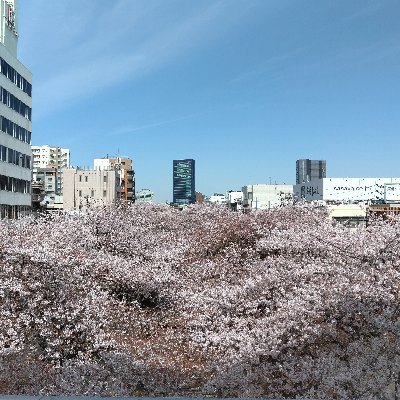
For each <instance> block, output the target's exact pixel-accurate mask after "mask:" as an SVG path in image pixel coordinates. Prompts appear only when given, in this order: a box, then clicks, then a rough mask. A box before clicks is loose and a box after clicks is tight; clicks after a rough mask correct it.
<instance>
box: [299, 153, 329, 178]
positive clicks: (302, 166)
mask: <svg viewBox="0 0 400 400" xmlns="http://www.w3.org/2000/svg"><path fill="white" fill-rule="evenodd" d="M322 178H326V161H325V160H308V159H303V160H297V161H296V184H299V183H303V182H311V181H313V180H315V179H322Z"/></svg>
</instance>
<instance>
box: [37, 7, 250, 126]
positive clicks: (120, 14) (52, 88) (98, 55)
mask: <svg viewBox="0 0 400 400" xmlns="http://www.w3.org/2000/svg"><path fill="white" fill-rule="evenodd" d="M40 1H41V0H39V2H40ZM79 3H81V2H79ZM99 3H101V4H104V5H107V7H105V8H104V7H101V6H98V7H96V8H94V7H93V4H97V2H94V3H92V2H90V5H91V6H87V7H83V9H82V10H78V11H79V12H81V14H80V16H77V17H76V19H75V20H74V19H73V22H74V24H73V25H72V26H70V28H71V30H73V31H75V32H74V33H70V34H68V33H66V37H64V38H63V39H62V41H61V43H59V42H58V41H57V39H58V35H59V34H58V33H55V35H56V36H57V37H56V38H55V39H54V40H52V39H51V38H47V39H46V40H44V41H43V40H41V41H39V40H37V41H34V42H36V45H37V46H40V45H42V46H45V47H46V46H48V50H49V51H47V52H43V57H44V58H45V59H44V60H42V61H43V62H42V63H40V64H39V61H36V62H34V63H33V64H34V65H36V66H38V65H40V67H38V71H39V72H38V73H35V70H34V71H33V72H34V79H35V80H34V95H35V119H36V120H38V119H39V120H40V119H41V118H43V117H45V116H47V115H49V114H50V113H53V112H54V111H57V110H60V109H64V108H66V107H68V106H69V105H71V104H76V103H77V102H80V101H84V100H85V98H87V97H89V96H93V95H95V94H96V93H99V92H100V91H102V90H104V89H106V88H108V87H110V86H111V85H117V84H120V83H122V82H123V81H126V80H129V81H133V80H135V79H137V78H139V77H140V76H142V75H143V74H145V73H149V72H150V71H154V70H156V69H159V68H160V67H161V66H162V65H164V64H165V63H168V62H170V61H171V60H173V59H174V58H176V57H179V56H180V55H182V54H183V53H184V52H185V51H188V50H189V51H190V49H191V48H193V47H196V46H199V45H202V44H204V43H207V42H209V41H211V40H212V39H213V37H215V35H218V34H219V33H220V32H222V31H224V29H227V28H229V27H230V26H232V24H234V23H236V22H237V21H240V20H241V18H243V15H245V14H246V12H240V9H239V7H238V6H237V5H236V6H229V10H230V13H229V14H228V15H227V13H226V10H227V4H226V2H225V1H218V2H209V3H201V4H199V5H197V4H196V5H195V6H193V7H191V8H190V7H187V10H184V11H182V12H181V13H180V14H179V16H178V17H176V19H175V20H171V19H170V18H167V17H165V18H164V16H163V14H164V13H166V12H167V11H168V12H169V13H170V14H171V15H174V12H173V11H174V10H172V9H171V10H169V9H168V4H172V5H173V3H160V2H154V1H150V2H149V3H144V2H133V3H127V2H126V1H122V0H119V1H115V2H111V3H110V2H108V1H107V2H105V1H102V0H101V1H99ZM63 4H64V8H63V7H61V6H59V7H58V8H57V13H56V16H55V17H54V21H52V24H57V23H59V24H61V25H62V26H61V28H60V29H61V31H63V30H64V29H65V21H64V23H63V18H67V17H68V13H70V12H71V11H74V5H75V6H76V5H77V2H76V1H71V2H68V3H67V4H69V7H66V6H65V4H66V3H63ZM136 4H139V5H140V6H136ZM143 4H148V5H143ZM229 4H231V3H229ZM238 4H239V3H238ZM36 12H38V11H36ZM64 13H65V15H64ZM94 13H97V14H94ZM36 20H37V17H36ZM88 24H90V25H89V26H87V25H88ZM68 25H69V24H68ZM50 29H51V28H50ZM53 29H54V30H55V32H57V27H56V26H55V25H53ZM32 45H33V46H34V43H33V44H32ZM51 50H54V52H55V55H56V56H55V57H54V58H51V57H50V55H49V54H48V53H52V51H51Z"/></svg>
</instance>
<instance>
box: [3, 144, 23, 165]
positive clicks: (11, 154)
mask: <svg viewBox="0 0 400 400" xmlns="http://www.w3.org/2000/svg"><path fill="white" fill-rule="evenodd" d="M0 161H4V162H9V163H10V164H15V165H18V166H20V167H22V168H29V169H30V168H31V156H27V155H26V154H23V153H20V152H19V151H17V150H14V149H10V148H8V147H6V146H2V145H1V144H0Z"/></svg>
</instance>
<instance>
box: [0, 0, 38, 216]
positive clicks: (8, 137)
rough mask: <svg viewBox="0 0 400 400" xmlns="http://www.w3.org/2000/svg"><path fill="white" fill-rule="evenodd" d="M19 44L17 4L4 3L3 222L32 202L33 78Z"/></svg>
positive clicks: (0, 72) (0, 31) (0, 54)
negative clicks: (21, 55)
mask: <svg viewBox="0 0 400 400" xmlns="http://www.w3.org/2000/svg"><path fill="white" fill-rule="evenodd" d="M17 44H18V4H17V0H0V218H18V217H19V216H22V215H24V214H26V213H28V212H30V209H31V202H32V199H31V180H32V151H31V146H30V144H31V132H32V122H31V121H32V74H31V72H30V71H29V70H28V69H27V68H26V67H25V66H24V65H23V64H22V63H21V62H19V61H18V59H17Z"/></svg>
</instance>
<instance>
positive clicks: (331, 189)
mask: <svg viewBox="0 0 400 400" xmlns="http://www.w3.org/2000/svg"><path fill="white" fill-rule="evenodd" d="M294 197H295V199H298V200H300V199H303V200H306V201H323V202H326V203H359V202H364V203H385V202H388V203H398V202H400V178H323V179H316V180H314V181H311V182H304V183H300V184H298V185H295V187H294Z"/></svg>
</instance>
